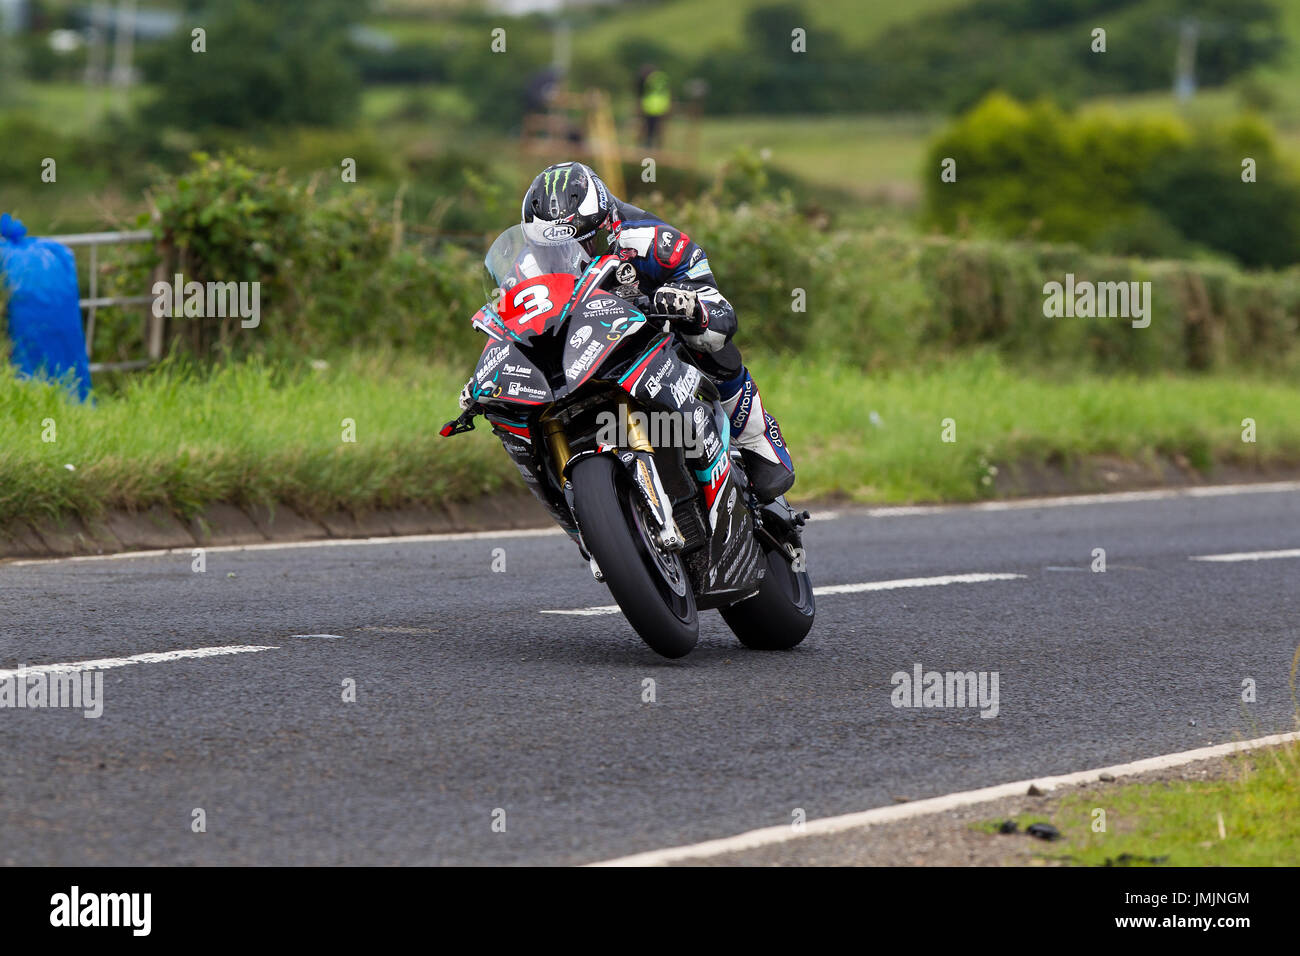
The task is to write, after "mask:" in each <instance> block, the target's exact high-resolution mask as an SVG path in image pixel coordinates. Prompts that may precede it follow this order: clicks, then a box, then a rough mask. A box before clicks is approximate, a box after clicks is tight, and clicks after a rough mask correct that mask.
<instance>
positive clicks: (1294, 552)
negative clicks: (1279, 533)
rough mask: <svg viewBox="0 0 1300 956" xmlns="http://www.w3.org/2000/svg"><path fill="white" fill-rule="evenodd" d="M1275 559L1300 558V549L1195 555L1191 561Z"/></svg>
mask: <svg viewBox="0 0 1300 956" xmlns="http://www.w3.org/2000/svg"><path fill="white" fill-rule="evenodd" d="M1273 558H1300V548H1289V549H1288V550H1286V551H1238V552H1236V553H1234V554H1194V555H1192V556H1191V557H1190V558H1188V559H1187V560H1189V561H1270V560H1272V559H1273Z"/></svg>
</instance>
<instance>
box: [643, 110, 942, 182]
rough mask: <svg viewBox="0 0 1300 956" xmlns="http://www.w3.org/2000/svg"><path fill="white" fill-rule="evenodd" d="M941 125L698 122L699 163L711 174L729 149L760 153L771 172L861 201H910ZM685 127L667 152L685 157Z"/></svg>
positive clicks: (866, 120)
mask: <svg viewBox="0 0 1300 956" xmlns="http://www.w3.org/2000/svg"><path fill="white" fill-rule="evenodd" d="M941 123H942V120H941V119H940V118H938V117H928V116H908V115H898V116H875V115H869V114H862V115H850V116H840V115H836V116H786V117H782V116H738V117H706V118H705V119H703V120H701V121H700V129H699V151H700V162H701V165H702V167H703V168H705V169H706V170H710V169H715V168H716V167H717V166H718V165H720V164H721V163H722V162H723V161H725V160H726V159H727V157H728V156H730V155H731V154H732V153H733V152H734V151H735V150H736V149H738V148H740V147H746V148H749V149H752V150H755V151H766V153H765V154H764V155H766V156H767V157H768V161H769V162H770V163H771V164H772V165H773V166H774V167H778V168H781V169H784V170H786V171H788V172H790V173H793V174H794V175H796V176H798V177H799V178H801V179H804V180H807V181H808V182H811V183H815V184H817V185H821V186H831V187H837V188H841V189H844V190H846V191H848V192H849V193H851V194H853V195H856V196H858V197H860V198H864V199H874V198H882V197H883V198H892V199H896V200H902V201H910V200H915V199H916V198H917V196H918V195H919V192H920V188H919V179H920V174H921V164H922V162H923V161H924V159H925V149H926V144H927V141H928V139H929V137H930V136H931V135H932V134H933V133H934V132H936V131H937V129H938V128H939V126H940V125H941ZM688 132H689V131H688V128H687V124H686V123H685V122H678V123H675V124H674V125H673V126H671V127H670V128H669V137H668V145H669V146H670V147H673V148H677V149H680V150H682V151H685V150H686V149H687V145H688Z"/></svg>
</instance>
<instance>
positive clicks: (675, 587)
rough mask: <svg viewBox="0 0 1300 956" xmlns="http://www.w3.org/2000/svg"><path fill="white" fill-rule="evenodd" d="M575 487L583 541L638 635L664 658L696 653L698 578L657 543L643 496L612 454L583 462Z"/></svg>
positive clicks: (573, 477) (576, 470) (576, 471)
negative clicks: (693, 578)
mask: <svg viewBox="0 0 1300 956" xmlns="http://www.w3.org/2000/svg"><path fill="white" fill-rule="evenodd" d="M570 480H571V481H572V482H573V505H574V511H575V512H576V517H577V519H578V527H579V528H581V529H582V540H583V542H584V543H585V544H586V546H587V550H588V551H590V552H591V555H592V557H594V558H595V559H596V563H597V564H599V565H600V570H601V573H602V574H603V575H604V576H605V583H606V584H607V585H609V590H610V593H611V594H613V595H614V600H615V601H616V602H618V606H619V607H620V608H622V610H623V614H624V616H625V617H626V618H627V621H628V623H629V624H631V625H632V629H633V630H635V631H636V632H637V634H639V635H640V637H641V640H643V641H645V642H646V644H648V645H649V646H650V648H651V650H653V651H655V652H656V653H658V654H662V655H663V656H664V657H674V658H675V657H684V656H685V655H686V654H689V653H690V651H691V649H692V648H694V647H695V643H696V641H697V640H699V615H698V613H697V611H696V608H695V595H694V593H693V592H692V590H691V582H690V578H689V577H688V576H687V574H686V568H685V566H684V565H683V564H682V559H681V556H680V555H678V554H676V553H673V552H667V551H664V550H662V549H661V548H660V547H659V545H658V543H657V541H656V540H655V538H656V535H655V528H656V525H655V524H654V519H653V518H652V517H651V516H650V514H649V511H648V509H647V507H646V505H645V502H644V501H643V500H642V499H641V492H640V491H639V490H638V489H637V488H636V487H635V486H634V485H633V483H632V481H631V480H630V479H629V478H628V477H627V474H626V473H625V472H624V471H623V469H622V467H621V466H620V465H619V463H618V462H617V461H615V460H614V458H613V457H611V456H610V455H593V456H591V457H590V458H585V459H583V460H582V461H580V462H578V463H577V464H576V465H575V466H574V468H573V474H572V475H571V477H570Z"/></svg>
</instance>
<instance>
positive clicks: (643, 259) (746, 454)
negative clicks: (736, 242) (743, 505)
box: [521, 162, 795, 501]
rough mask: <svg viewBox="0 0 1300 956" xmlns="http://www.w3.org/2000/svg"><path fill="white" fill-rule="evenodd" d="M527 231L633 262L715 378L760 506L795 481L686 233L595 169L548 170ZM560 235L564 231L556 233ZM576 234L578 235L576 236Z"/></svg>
mask: <svg viewBox="0 0 1300 956" xmlns="http://www.w3.org/2000/svg"><path fill="white" fill-rule="evenodd" d="M521 213H522V221H523V223H524V226H525V228H529V227H530V224H535V225H533V226H532V227H533V228H546V229H547V230H548V233H549V234H550V235H551V236H556V235H559V234H561V233H563V234H564V235H565V237H571V238H574V239H576V240H578V242H580V243H581V244H582V245H583V247H584V248H585V249H586V250H587V252H588V254H591V255H594V249H595V241H596V234H597V233H598V232H599V231H600V230H602V229H603V230H605V231H606V232H607V233H608V242H609V249H610V251H611V253H613V254H614V255H617V256H618V257H619V258H620V259H622V260H624V261H625V262H628V263H630V264H631V265H632V266H633V267H634V268H635V270H636V273H637V276H638V278H639V279H640V280H641V283H640V284H641V288H642V291H643V292H644V293H646V294H647V295H649V296H651V298H652V300H653V304H654V311H655V312H656V313H659V314H664V315H672V316H675V317H676V318H675V319H674V320H673V325H674V327H675V328H676V329H677V331H678V333H679V335H680V336H681V338H682V339H683V341H685V343H686V345H687V347H688V348H689V349H690V351H691V354H692V356H693V358H694V359H695V361H696V363H697V364H698V365H699V367H700V369H701V370H702V371H703V372H704V373H705V374H707V375H708V376H709V377H710V378H712V379H713V380H714V382H715V383H716V384H717V387H718V392H719V394H720V395H721V399H722V406H723V409H724V410H725V411H726V413H727V416H728V418H729V419H730V423H731V441H732V443H733V444H734V445H735V447H737V448H739V449H740V451H741V454H742V456H743V458H744V461H745V471H746V474H747V475H748V476H749V478H750V482H751V485H752V487H753V489H754V492H755V494H756V495H757V496H758V498H759V500H760V501H771V500H773V499H775V498H776V497H777V496H779V495H781V494H783V493H785V492H786V491H787V490H789V488H790V486H791V485H793V484H794V478H795V473H794V462H793V460H792V459H791V457H790V452H789V449H788V448H787V447H786V444H785V439H784V437H783V436H782V434H781V426H780V424H778V422H777V420H776V419H775V418H774V417H773V416H772V414H771V413H770V412H768V411H767V410H766V409H765V408H764V407H763V400H762V398H761V397H760V395H759V391H758V386H757V385H756V384H755V383H754V379H753V377H752V376H751V375H750V374H749V370H748V369H747V368H746V367H745V364H744V361H743V359H742V357H741V354H740V349H738V348H737V347H736V345H735V344H734V343H733V342H732V337H733V336H734V335H735V333H736V330H737V319H736V310H735V309H734V308H733V307H732V305H731V303H730V302H728V301H727V299H726V297H725V296H723V295H722V293H721V292H720V291H718V288H717V282H716V280H715V279H714V276H713V272H712V270H711V268H710V265H709V258H708V256H707V255H706V254H705V252H704V250H703V249H702V248H700V246H699V245H698V244H696V243H695V242H694V241H693V240H692V239H691V238H690V237H689V236H688V235H687V234H686V233H684V232H682V231H681V230H680V229H677V228H676V227H674V226H671V225H669V224H668V223H666V222H664V221H663V220H662V219H659V218H657V217H655V216H653V215H651V214H650V213H648V212H646V211H645V210H644V209H639V208H637V207H636V206H633V205H632V204H630V203H628V202H625V201H623V200H621V199H619V198H617V197H616V196H614V195H613V194H612V193H611V192H610V191H609V189H608V188H607V187H606V186H605V184H604V183H603V182H602V181H601V180H600V178H599V177H598V176H597V175H596V174H595V172H593V171H592V170H591V168H590V167H588V166H586V165H584V164H582V163H576V162H565V163H557V164H555V165H552V166H548V167H547V168H546V169H544V170H542V172H541V173H539V174H538V175H537V177H536V178H535V179H534V180H533V182H532V185H531V186H529V188H528V191H527V193H525V195H524V201H523V208H522V210H521ZM557 230H558V232H557ZM569 230H572V231H571V232H570V231H569Z"/></svg>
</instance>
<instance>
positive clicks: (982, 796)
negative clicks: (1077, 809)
mask: <svg viewBox="0 0 1300 956" xmlns="http://www.w3.org/2000/svg"><path fill="white" fill-rule="evenodd" d="M1295 740H1300V732H1292V733H1286V734H1273V735H1271V736H1268V737H1259V738H1257V739H1255V740H1247V741H1242V742H1239V743H1230V744H1216V745H1215V746H1213V747H1201V748H1199V749H1197V750H1184V751H1182V752H1181V753H1176V754H1165V755H1163V756H1159V757H1149V758H1147V759H1146V760H1135V761H1133V762H1132V763H1122V764H1116V765H1115V766H1113V767H1098V768H1097V769H1096V770H1081V771H1078V772H1077V773H1067V774H1062V775H1060V776H1056V777H1040V778H1037V779H1031V780H1017V781H1015V782H1014V783H1001V784H998V785H996V786H993V787H984V788H983V789H980V790H967V791H964V792H962V793H950V794H947V795H945V796H942V797H931V798H930V799H928V800H916V801H913V802H911V803H902V804H894V805H891V806H887V807H876V808H875V809H872V810H863V811H861V812H858V813H846V814H843V815H842V816H838V817H826V818H824V819H821V820H810V821H808V822H807V823H806V824H804V826H803V827H802V828H800V829H798V830H796V829H795V828H794V827H793V826H791V825H790V824H788V823H787V824H781V825H779V826H774V827H764V828H763V829H761V830H750V831H749V832H748V833H741V834H737V835H736V836H731V837H725V838H723V839H720V840H708V841H706V842H704V843H695V844H692V845H690V846H678V847H669V848H668V849H664V850H651V851H650V852H648V853H636V854H633V855H632V856H624V857H618V858H617V859H613V860H603V861H601V862H598V863H589V864H587V865H588V866H664V865H666V864H669V863H676V862H678V861H680V860H698V859H703V858H707V857H712V856H719V855H721V854H723V853H736V852H738V851H741V850H753V849H757V848H758V847H763V846H771V845H773V844H776V843H788V842H790V841H791V840H798V839H802V838H804V837H810V836H826V835H828V834H832V833H843V832H845V831H846V830H858V829H864V828H866V827H871V826H878V825H880V824H882V823H894V822H896V821H898V820H909V819H912V818H914V817H922V816H928V815H930V814H933V813H943V812H944V811H945V810H956V809H957V808H959V807H968V806H971V805H972V804H977V803H987V802H988V801H990V800H1001V799H1002V798H1004V797H1018V796H1024V795H1025V794H1026V793H1028V791H1029V787H1030V785H1031V784H1033V785H1035V786H1037V787H1038V789H1040V790H1043V791H1049V790H1055V789H1057V788H1059V787H1071V786H1076V785H1078V784H1081V783H1093V782H1095V781H1097V780H1100V779H1101V776H1102V774H1109V775H1111V776H1113V777H1130V776H1133V775H1135V774H1140V773H1148V772H1150V771H1152V770H1165V769H1167V768H1169V767H1181V766H1183V765H1184V764H1189V763H1194V762H1196V761H1197V760H1208V759H1210V758H1212V757H1222V756H1226V755H1227V754H1231V753H1238V752H1241V751H1247V750H1254V749H1255V748H1257V747H1272V746H1275V745H1277V744H1283V743H1288V742H1290V741H1295Z"/></svg>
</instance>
